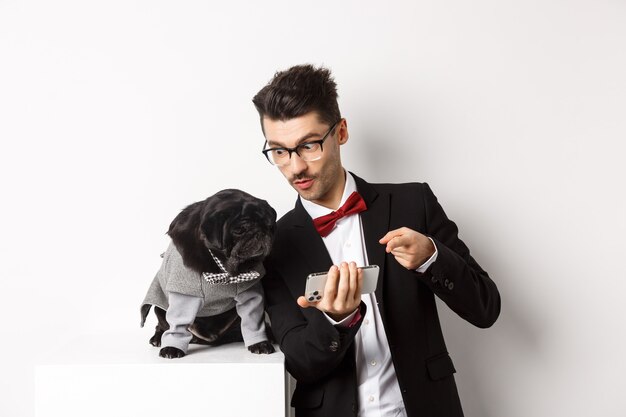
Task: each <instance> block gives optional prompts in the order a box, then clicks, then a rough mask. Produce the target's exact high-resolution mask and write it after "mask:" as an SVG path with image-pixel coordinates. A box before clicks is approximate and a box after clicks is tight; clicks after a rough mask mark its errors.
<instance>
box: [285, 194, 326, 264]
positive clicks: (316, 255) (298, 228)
mask: <svg viewBox="0 0 626 417" xmlns="http://www.w3.org/2000/svg"><path fill="white" fill-rule="evenodd" d="M291 231H292V233H296V236H294V238H293V239H290V241H291V242H293V243H294V244H295V245H296V247H297V249H298V251H300V253H301V254H302V259H306V263H307V266H308V270H309V271H310V272H309V273H313V272H322V271H328V269H329V268H330V266H331V265H332V264H333V261H332V259H331V258H330V255H329V254H328V250H327V249H326V245H324V241H323V240H322V237H321V236H320V235H319V233H318V232H317V230H315V226H313V221H312V220H311V216H309V213H307V211H306V210H305V209H304V206H303V205H302V202H301V201H300V197H298V200H297V201H296V207H295V209H294V221H293V224H292V227H291Z"/></svg>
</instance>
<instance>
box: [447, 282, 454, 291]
mask: <svg viewBox="0 0 626 417" xmlns="http://www.w3.org/2000/svg"><path fill="white" fill-rule="evenodd" d="M453 288H454V282H451V283H449V284H448V289H449V290H450V291H452V289H453Z"/></svg>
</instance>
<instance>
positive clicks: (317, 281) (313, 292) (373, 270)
mask: <svg viewBox="0 0 626 417" xmlns="http://www.w3.org/2000/svg"><path fill="white" fill-rule="evenodd" d="M359 269H362V270H363V285H362V287H361V294H369V293H371V292H374V291H375V290H376V283H378V270H379V268H378V265H368V266H360V267H359ZM327 275H328V271H327V272H317V273H314V274H310V275H309V276H308V277H306V287H305V288H304V296H305V297H306V299H307V301H309V302H315V301H319V300H321V299H322V295H323V294H324V287H325V286H326V279H327V278H328V276H327Z"/></svg>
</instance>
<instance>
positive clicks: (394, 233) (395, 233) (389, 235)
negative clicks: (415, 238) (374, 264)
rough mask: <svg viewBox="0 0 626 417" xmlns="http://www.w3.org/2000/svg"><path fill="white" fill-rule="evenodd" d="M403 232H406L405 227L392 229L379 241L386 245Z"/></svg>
mask: <svg viewBox="0 0 626 417" xmlns="http://www.w3.org/2000/svg"><path fill="white" fill-rule="evenodd" d="M402 234H404V227H401V228H399V229H394V230H390V231H388V232H387V234H386V235H385V236H383V237H382V238H381V239H380V240H379V241H378V242H379V243H381V244H383V245H385V244H387V242H389V241H390V240H391V239H393V238H394V237H397V236H402Z"/></svg>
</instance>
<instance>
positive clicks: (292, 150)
mask: <svg viewBox="0 0 626 417" xmlns="http://www.w3.org/2000/svg"><path fill="white" fill-rule="evenodd" d="M340 121H341V119H340V120H337V121H336V122H335V123H334V124H333V125H332V126H331V127H330V129H328V131H327V132H326V133H324V136H322V138H321V139H318V140H311V141H307V142H303V143H301V144H299V145H298V146H296V147H294V148H284V147H278V148H269V149H265V147H266V146H267V140H266V141H265V143H264V144H263V149H262V150H261V153H263V155H265V158H267V161H268V162H269V163H270V164H272V165H274V166H280V165H276V164H274V163H273V162H272V160H271V159H270V157H269V155H268V153H269V152H271V151H277V150H281V149H282V150H283V151H287V152H289V159H287V161H291V154H292V153H294V152H295V153H296V155H298V156H299V157H300V158H302V156H300V153H299V152H298V148H300V147H302V146H305V145H311V144H317V143H319V145H320V150H321V151H322V152H324V141H325V140H326V139H328V135H329V134H330V132H332V131H333V129H334V128H335V127H336V126H337V124H339V122H340ZM320 158H321V157H320ZM314 161H317V159H314ZM308 162H313V161H308Z"/></svg>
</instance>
